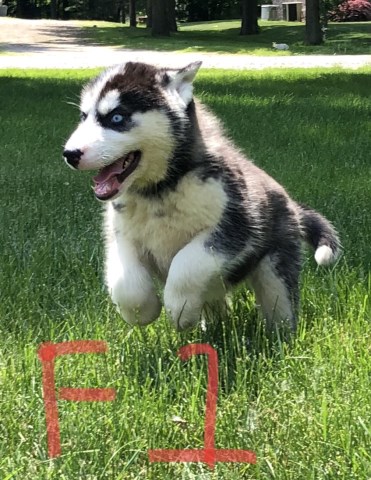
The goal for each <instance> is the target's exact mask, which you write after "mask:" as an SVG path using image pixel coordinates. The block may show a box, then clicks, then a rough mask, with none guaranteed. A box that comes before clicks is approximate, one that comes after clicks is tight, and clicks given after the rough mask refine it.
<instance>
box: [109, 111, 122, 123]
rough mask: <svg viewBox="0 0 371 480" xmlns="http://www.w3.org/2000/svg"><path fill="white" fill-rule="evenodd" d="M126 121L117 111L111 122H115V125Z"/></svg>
mask: <svg viewBox="0 0 371 480" xmlns="http://www.w3.org/2000/svg"><path fill="white" fill-rule="evenodd" d="M123 121H124V116H123V115H120V114H119V113H115V114H114V115H112V117H111V122H112V123H114V124H115V125H117V124H119V123H122V122H123Z"/></svg>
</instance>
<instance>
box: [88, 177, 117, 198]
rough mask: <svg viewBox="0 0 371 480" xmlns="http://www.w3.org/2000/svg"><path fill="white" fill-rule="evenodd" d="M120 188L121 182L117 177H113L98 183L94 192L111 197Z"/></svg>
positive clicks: (99, 195) (100, 195)
mask: <svg viewBox="0 0 371 480" xmlns="http://www.w3.org/2000/svg"><path fill="white" fill-rule="evenodd" d="M119 188H120V182H119V181H118V180H117V177H111V178H109V179H108V180H107V181H105V182H100V183H96V184H95V187H94V193H95V195H97V196H98V197H111V196H112V195H114V194H115V193H116V192H117V191H118V189H119Z"/></svg>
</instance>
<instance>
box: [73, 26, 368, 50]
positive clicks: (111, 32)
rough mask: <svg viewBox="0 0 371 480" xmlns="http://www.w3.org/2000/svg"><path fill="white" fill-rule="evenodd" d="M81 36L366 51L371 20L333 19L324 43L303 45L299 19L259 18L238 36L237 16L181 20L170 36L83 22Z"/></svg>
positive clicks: (123, 41) (183, 46)
mask: <svg viewBox="0 0 371 480" xmlns="http://www.w3.org/2000/svg"><path fill="white" fill-rule="evenodd" d="M82 25H83V26H84V27H85V28H84V30H83V33H82V38H83V39H84V41H86V42H88V43H92V42H93V43H97V44H103V45H116V46H120V47H125V48H133V49H150V50H162V51H166V50H170V51H174V50H176V51H181V52H215V53H239V54H249V55H295V54H313V55H316V54H322V55H324V54H328V55H336V54H338V55H347V54H349V55H350V54H351V55H354V54H369V53H370V51H371V50H370V49H371V35H370V34H371V23H370V22H363V23H358V22H357V23H342V24H341V23H332V24H330V25H329V29H328V31H327V40H326V42H325V44H324V45H321V46H317V47H308V46H305V45H304V43H303V42H304V28H305V27H304V24H303V23H300V22H268V21H261V20H260V21H259V25H260V27H261V33H260V34H259V35H252V36H240V35H239V30H240V26H241V22H240V20H224V21H222V20H220V21H214V22H203V23H189V24H181V25H180V27H179V32H177V33H174V34H172V35H171V37H168V38H165V37H160V38H153V37H151V35H150V32H149V31H148V30H146V29H145V28H144V27H139V28H137V29H131V28H129V27H127V26H123V25H122V24H115V23H108V22H83V23H82ZM272 42H277V43H287V44H288V45H289V46H290V50H289V51H276V50H273V49H272Z"/></svg>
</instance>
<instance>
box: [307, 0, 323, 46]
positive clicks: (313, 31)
mask: <svg viewBox="0 0 371 480" xmlns="http://www.w3.org/2000/svg"><path fill="white" fill-rule="evenodd" d="M305 17H306V18H305V43H306V44H307V45H320V44H321V43H322V41H323V38H322V30H321V21H320V0H307V2H306V13H305Z"/></svg>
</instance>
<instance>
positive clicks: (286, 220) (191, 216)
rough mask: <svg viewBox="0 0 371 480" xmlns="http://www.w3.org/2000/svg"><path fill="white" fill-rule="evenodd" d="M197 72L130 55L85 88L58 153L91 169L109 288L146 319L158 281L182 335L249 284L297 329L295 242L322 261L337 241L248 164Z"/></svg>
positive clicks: (134, 320) (126, 311)
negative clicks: (198, 96) (198, 92)
mask: <svg viewBox="0 0 371 480" xmlns="http://www.w3.org/2000/svg"><path fill="white" fill-rule="evenodd" d="M199 67H200V63H193V64H190V65H188V66H187V67H185V68H183V69H181V70H174V69H162V68H156V67H154V66H151V65H146V64H143V63H132V62H129V63H126V64H123V65H120V66H117V67H113V68H110V69H108V70H106V71H105V72H103V73H102V74H101V75H100V76H98V77H97V78H96V79H94V80H93V81H92V82H91V83H89V84H88V85H87V86H86V87H85V88H84V89H83V92H82V96H81V122H80V124H79V126H78V127H77V129H76V130H75V131H74V133H73V134H72V135H71V137H70V139H69V140H68V141H67V143H66V146H65V151H64V157H65V160H66V162H67V163H68V164H69V165H70V166H71V167H73V168H74V169H77V170H99V172H98V174H97V175H96V176H95V177H94V183H95V187H94V191H95V195H96V197H97V198H98V199H99V200H101V201H104V202H106V212H105V225H106V234H107V235H106V282H107V286H108V289H109V292H110V294H111V296H112V299H113V301H114V303H115V304H116V305H117V307H118V309H119V311H120V312H121V315H122V316H123V318H124V319H125V320H126V321H127V322H129V323H130V324H139V325H145V324H148V323H150V322H153V321H154V320H155V319H156V318H157V317H158V316H159V314H160V311H161V306H162V302H161V300H160V298H159V297H158V294H157V292H156V289H155V283H154V280H156V279H157V280H160V281H161V282H162V283H163V284H164V295H163V302H164V306H165V309H166V311H167V312H168V314H169V315H170V318H171V319H172V322H173V324H174V326H175V327H176V328H177V329H179V330H182V329H184V328H187V327H190V326H193V325H195V324H196V323H197V322H198V321H199V319H200V316H201V312H202V309H203V307H204V306H205V304H210V303H214V302H218V301H219V302H220V301H223V299H224V297H225V294H226V292H227V291H228V290H229V289H230V288H232V287H233V286H235V285H237V284H239V283H240V282H244V281H249V283H250V285H251V286H252V288H253V289H254V291H255V295H256V298H257V303H258V304H259V305H261V308H262V311H263V314H264V316H265V318H266V319H267V321H268V322H269V324H270V325H271V326H272V325H273V322H287V324H288V325H289V326H290V327H291V328H292V329H295V326H296V316H297V307H298V297H299V292H298V282H299V273H300V266H301V258H300V257H301V255H300V250H301V241H302V240H305V241H306V242H307V243H309V244H310V245H311V246H312V247H313V248H314V249H315V259H316V261H317V263H318V264H319V265H323V264H328V263H330V262H332V261H334V260H335V258H336V257H337V255H338V253H339V248H340V247H339V239H338V236H337V234H336V231H335V230H334V228H333V227H332V226H331V224H330V223H329V222H328V221H327V220H326V219H325V218H324V217H322V216H321V215H320V214H319V213H317V212H315V211H314V210H311V209H310V208H307V207H304V206H301V205H299V204H297V203H296V202H295V201H293V200H292V199H291V198H290V197H289V196H288V194H287V193H286V192H285V190H284V188H283V187H281V186H280V185H279V184H278V183H277V182H276V181H275V180H273V179H272V178H271V177H270V176H269V175H267V174H266V173H265V172H264V171H262V170H260V169H259V168H258V167H256V166H255V165H254V164H253V163H251V162H250V161H249V160H248V159H246V157H245V156H244V155H243V153H242V152H241V151H240V150H239V149H238V148H236V147H235V146H234V145H233V143H232V142H231V140H230V139H229V138H227V137H226V135H225V133H224V132H223V130H222V128H221V126H220V124H219V122H218V120H217V119H216V118H215V116H214V115H213V114H211V113H210V112H209V111H208V110H207V109H206V108H205V107H204V106H202V105H201V104H200V103H199V102H198V101H197V100H195V99H194V98H193V94H192V81H193V79H194V77H195V75H196V73H197V70H198V69H199Z"/></svg>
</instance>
